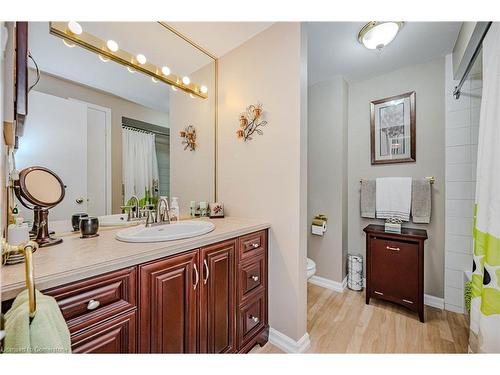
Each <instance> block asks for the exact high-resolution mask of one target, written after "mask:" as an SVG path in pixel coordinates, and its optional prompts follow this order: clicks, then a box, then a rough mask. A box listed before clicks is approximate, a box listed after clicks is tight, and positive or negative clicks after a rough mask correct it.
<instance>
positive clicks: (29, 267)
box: [2, 240, 38, 323]
mask: <svg viewBox="0 0 500 375" xmlns="http://www.w3.org/2000/svg"><path fill="white" fill-rule="evenodd" d="M2 245H3V246H2V247H3V248H4V251H5V252H6V253H10V252H14V253H19V252H22V253H23V254H24V259H25V262H24V269H25V272H26V288H27V289H28V301H29V319H30V323H31V321H32V320H33V318H34V317H35V315H36V295H35V272H34V268H33V251H35V250H36V249H37V248H38V244H37V243H36V242H35V241H28V242H26V243H25V244H23V245H18V246H14V245H9V244H8V243H7V241H5V240H3V241H2Z"/></svg>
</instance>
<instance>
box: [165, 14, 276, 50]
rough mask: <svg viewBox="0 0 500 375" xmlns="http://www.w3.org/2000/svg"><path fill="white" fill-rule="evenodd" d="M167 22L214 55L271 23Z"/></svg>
mask: <svg viewBox="0 0 500 375" xmlns="http://www.w3.org/2000/svg"><path fill="white" fill-rule="evenodd" d="M167 23H168V24H169V25H170V26H172V27H173V28H175V29H176V30H177V31H179V32H180V33H181V34H183V35H185V36H187V37H189V38H190V39H191V40H193V41H194V42H196V43H197V44H198V45H200V46H201V47H203V48H204V49H205V50H207V51H208V52H210V53H211V54H213V55H215V56H216V57H220V56H223V55H225V54H226V53H228V52H229V51H231V50H233V49H234V48H236V47H238V46H240V45H241V44H243V43H244V42H246V41H247V40H249V39H250V38H252V37H253V36H255V35H257V34H258V33H260V32H262V31H264V30H265V29H267V28H268V27H269V26H271V25H272V24H273V22H167Z"/></svg>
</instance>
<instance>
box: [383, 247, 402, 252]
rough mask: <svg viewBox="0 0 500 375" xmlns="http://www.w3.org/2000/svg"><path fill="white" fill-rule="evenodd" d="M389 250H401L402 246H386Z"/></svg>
mask: <svg viewBox="0 0 500 375" xmlns="http://www.w3.org/2000/svg"><path fill="white" fill-rule="evenodd" d="M385 248H386V249H387V250H392V251H399V250H400V248H399V247H391V246H386V247H385Z"/></svg>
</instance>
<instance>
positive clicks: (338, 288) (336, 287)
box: [308, 275, 463, 312]
mask: <svg viewBox="0 0 500 375" xmlns="http://www.w3.org/2000/svg"><path fill="white" fill-rule="evenodd" d="M308 282H310V283H311V284H314V285H318V286H321V287H323V288H326V289H330V290H333V291H335V292H339V293H342V292H343V291H344V289H345V288H346V287H347V277H345V278H344V280H342V282H341V283H339V282H338V281H333V280H330V279H327V278H325V277H321V276H316V275H314V276H313V277H311V278H310V279H309V280H308ZM363 287H366V280H365V278H363ZM424 305H427V306H431V307H435V308H437V309H441V310H443V309H444V308H445V307H444V299H443V298H439V297H435V296H431V295H430V294H424ZM452 307H455V309H454V310H452V309H448V308H447V309H446V310H450V311H454V312H457V308H456V306H452ZM462 312H463V311H462Z"/></svg>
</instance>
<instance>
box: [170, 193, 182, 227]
mask: <svg viewBox="0 0 500 375" xmlns="http://www.w3.org/2000/svg"><path fill="white" fill-rule="evenodd" d="M177 199H178V198H177V197H172V202H171V203H170V221H171V222H173V221H179V218H180V215H181V213H180V208H179V202H178V200H177Z"/></svg>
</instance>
